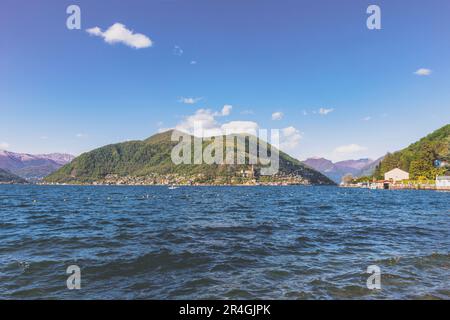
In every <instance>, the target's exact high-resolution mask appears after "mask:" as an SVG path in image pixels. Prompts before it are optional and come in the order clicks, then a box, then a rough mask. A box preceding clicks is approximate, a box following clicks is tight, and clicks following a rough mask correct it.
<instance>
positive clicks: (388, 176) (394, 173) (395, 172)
mask: <svg viewBox="0 0 450 320" xmlns="http://www.w3.org/2000/svg"><path fill="white" fill-rule="evenodd" d="M384 180H388V181H393V182H397V181H402V180H409V173H408V172H406V171H403V170H402V169H399V168H395V169H392V170H391V171H388V172H386V173H385V174H384Z"/></svg>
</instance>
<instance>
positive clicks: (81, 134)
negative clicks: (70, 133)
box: [75, 133, 88, 139]
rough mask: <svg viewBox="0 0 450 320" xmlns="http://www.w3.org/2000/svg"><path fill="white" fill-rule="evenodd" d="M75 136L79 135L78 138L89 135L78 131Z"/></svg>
mask: <svg viewBox="0 0 450 320" xmlns="http://www.w3.org/2000/svg"><path fill="white" fill-rule="evenodd" d="M75 137H77V138H80V139H81V138H87V137H88V135H87V134H86V133H77V134H76V135H75Z"/></svg>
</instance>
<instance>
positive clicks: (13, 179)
mask: <svg viewBox="0 0 450 320" xmlns="http://www.w3.org/2000/svg"><path fill="white" fill-rule="evenodd" d="M26 182H27V181H26V180H25V179H23V178H21V177H19V176H16V175H15V174H12V173H11V172H8V171H6V170H3V169H0V184H1V183H26Z"/></svg>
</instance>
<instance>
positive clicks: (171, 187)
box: [169, 185, 178, 190]
mask: <svg viewBox="0 0 450 320" xmlns="http://www.w3.org/2000/svg"><path fill="white" fill-rule="evenodd" d="M175 189H178V187H177V186H174V185H172V186H169V190H175Z"/></svg>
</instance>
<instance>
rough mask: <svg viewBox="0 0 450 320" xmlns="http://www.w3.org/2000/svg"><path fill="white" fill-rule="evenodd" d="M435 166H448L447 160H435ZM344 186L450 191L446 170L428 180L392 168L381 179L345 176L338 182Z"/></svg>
mask: <svg viewBox="0 0 450 320" xmlns="http://www.w3.org/2000/svg"><path fill="white" fill-rule="evenodd" d="M435 167H439V168H449V163H448V162H437V163H435ZM340 186H341V187H345V188H369V189H386V190H402V189H413V190H441V191H450V172H449V171H447V174H446V175H443V176H436V179H435V180H429V179H426V178H424V177H419V178H418V179H415V180H411V179H410V176H409V172H406V171H404V170H401V169H399V168H394V169H392V170H390V171H388V172H386V173H385V174H384V179H383V180H376V179H375V178H372V180H370V178H369V177H362V178H359V179H348V180H346V179H345V177H344V179H343V181H342V182H341V184H340Z"/></svg>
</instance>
